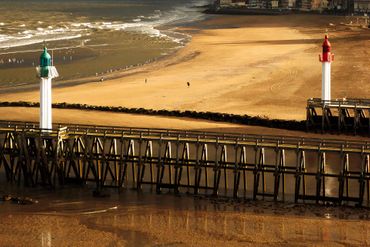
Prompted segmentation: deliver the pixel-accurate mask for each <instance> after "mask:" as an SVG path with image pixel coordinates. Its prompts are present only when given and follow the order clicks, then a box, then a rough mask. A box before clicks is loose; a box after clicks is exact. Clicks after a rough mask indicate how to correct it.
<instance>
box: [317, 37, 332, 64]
mask: <svg viewBox="0 0 370 247" xmlns="http://www.w3.org/2000/svg"><path fill="white" fill-rule="evenodd" d="M333 60H334V54H331V44H330V42H329V39H328V35H325V40H324V42H323V43H322V56H321V55H320V62H323V63H324V62H332V61H333Z"/></svg>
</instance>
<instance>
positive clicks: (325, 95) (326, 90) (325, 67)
mask: <svg viewBox="0 0 370 247" xmlns="http://www.w3.org/2000/svg"><path fill="white" fill-rule="evenodd" d="M319 59H320V62H321V63H322V94H321V100H323V101H330V99H331V95H330V73H331V62H332V61H334V54H332V53H331V44H330V42H329V39H328V35H325V40H324V42H323V43H322V55H320V56H319ZM324 103H325V102H324Z"/></svg>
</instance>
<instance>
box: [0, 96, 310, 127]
mask: <svg viewBox="0 0 370 247" xmlns="http://www.w3.org/2000/svg"><path fill="white" fill-rule="evenodd" d="M39 106H40V104H39V103H38V102H26V101H17V102H0V107H39ZM52 106H53V108H57V109H75V110H89V111H101V112H116V113H117V112H118V113H130V114H142V115H152V116H168V117H187V118H193V119H202V120H210V121H217V122H228V123H234V124H242V125H254V126H262V127H270V128H279V129H288V130H306V122H305V121H296V120H282V119H269V118H268V117H265V116H262V117H261V116H249V115H246V114H245V115H237V114H229V113H218V112H198V111H189V110H185V111H180V110H166V109H161V110H154V109H145V108H127V107H121V106H100V105H88V104H77V103H66V102H63V103H54V104H53V105H52Z"/></svg>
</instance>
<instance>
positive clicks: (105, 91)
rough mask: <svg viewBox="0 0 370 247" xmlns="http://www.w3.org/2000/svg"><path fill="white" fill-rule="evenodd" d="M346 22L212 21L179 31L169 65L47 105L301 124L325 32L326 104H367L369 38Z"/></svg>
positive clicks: (32, 96)
mask: <svg viewBox="0 0 370 247" xmlns="http://www.w3.org/2000/svg"><path fill="white" fill-rule="evenodd" d="M345 21H346V20H345V19H344V17H330V16H316V15H301V16H299V15H289V16H272V17H269V18H264V17H261V16H238V17H233V16H224V17H219V18H215V19H211V20H208V21H204V22H203V23H201V24H199V25H198V26H195V27H192V28H185V29H186V30H184V31H187V32H189V33H194V34H193V38H192V41H191V42H190V43H189V44H188V45H187V46H186V47H185V48H183V49H182V50H180V51H179V52H177V53H176V54H175V55H173V56H171V57H170V58H168V59H166V60H163V61H159V62H157V63H153V64H150V65H147V66H143V67H141V68H138V69H136V70H134V71H129V72H127V73H128V75H127V76H125V75H123V77H122V78H119V79H115V80H111V81H104V82H103V83H99V82H92V83H88V84H84V85H78V86H74V87H64V88H55V89H54V90H53V102H70V103H86V104H93V105H111V106H125V107H143V108H153V109H170V110H173V109H177V110H196V111H213V112H226V113H237V114H248V115H252V116H257V115H259V116H267V117H269V118H280V119H296V120H301V119H304V118H305V105H306V100H307V99H308V98H310V97H320V93H321V65H320V63H319V61H318V54H319V53H320V52H321V43H322V39H323V36H324V34H325V33H326V31H328V33H329V36H330V40H331V42H332V46H333V52H334V53H335V55H336V57H335V62H334V63H333V66H332V73H333V76H332V77H333V78H332V97H333V98H343V97H357V98H366V97H368V94H369V92H370V86H369V85H367V83H366V82H367V80H368V75H369V72H370V71H369V70H370V67H369V66H368V64H369V56H368V50H369V49H368V48H369V46H370V43H369V39H370V31H369V29H363V28H359V27H351V26H346V25H343V24H340V23H345ZM145 79H147V83H145ZM187 82H189V83H190V86H189V87H188V86H187ZM38 97H39V96H38V92H37V91H33V92H24V93H14V94H4V95H1V99H2V100H3V101H19V100H23V101H38ZM71 118H72V116H71Z"/></svg>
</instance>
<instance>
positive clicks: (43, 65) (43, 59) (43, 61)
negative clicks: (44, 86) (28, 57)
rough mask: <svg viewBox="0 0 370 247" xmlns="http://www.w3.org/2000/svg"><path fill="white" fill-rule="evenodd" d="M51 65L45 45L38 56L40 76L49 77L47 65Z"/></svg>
mask: <svg viewBox="0 0 370 247" xmlns="http://www.w3.org/2000/svg"><path fill="white" fill-rule="evenodd" d="M50 66H51V56H50V54H49V53H48V50H47V48H46V47H44V51H43V52H42V54H41V56H40V77H49V67H50Z"/></svg>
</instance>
